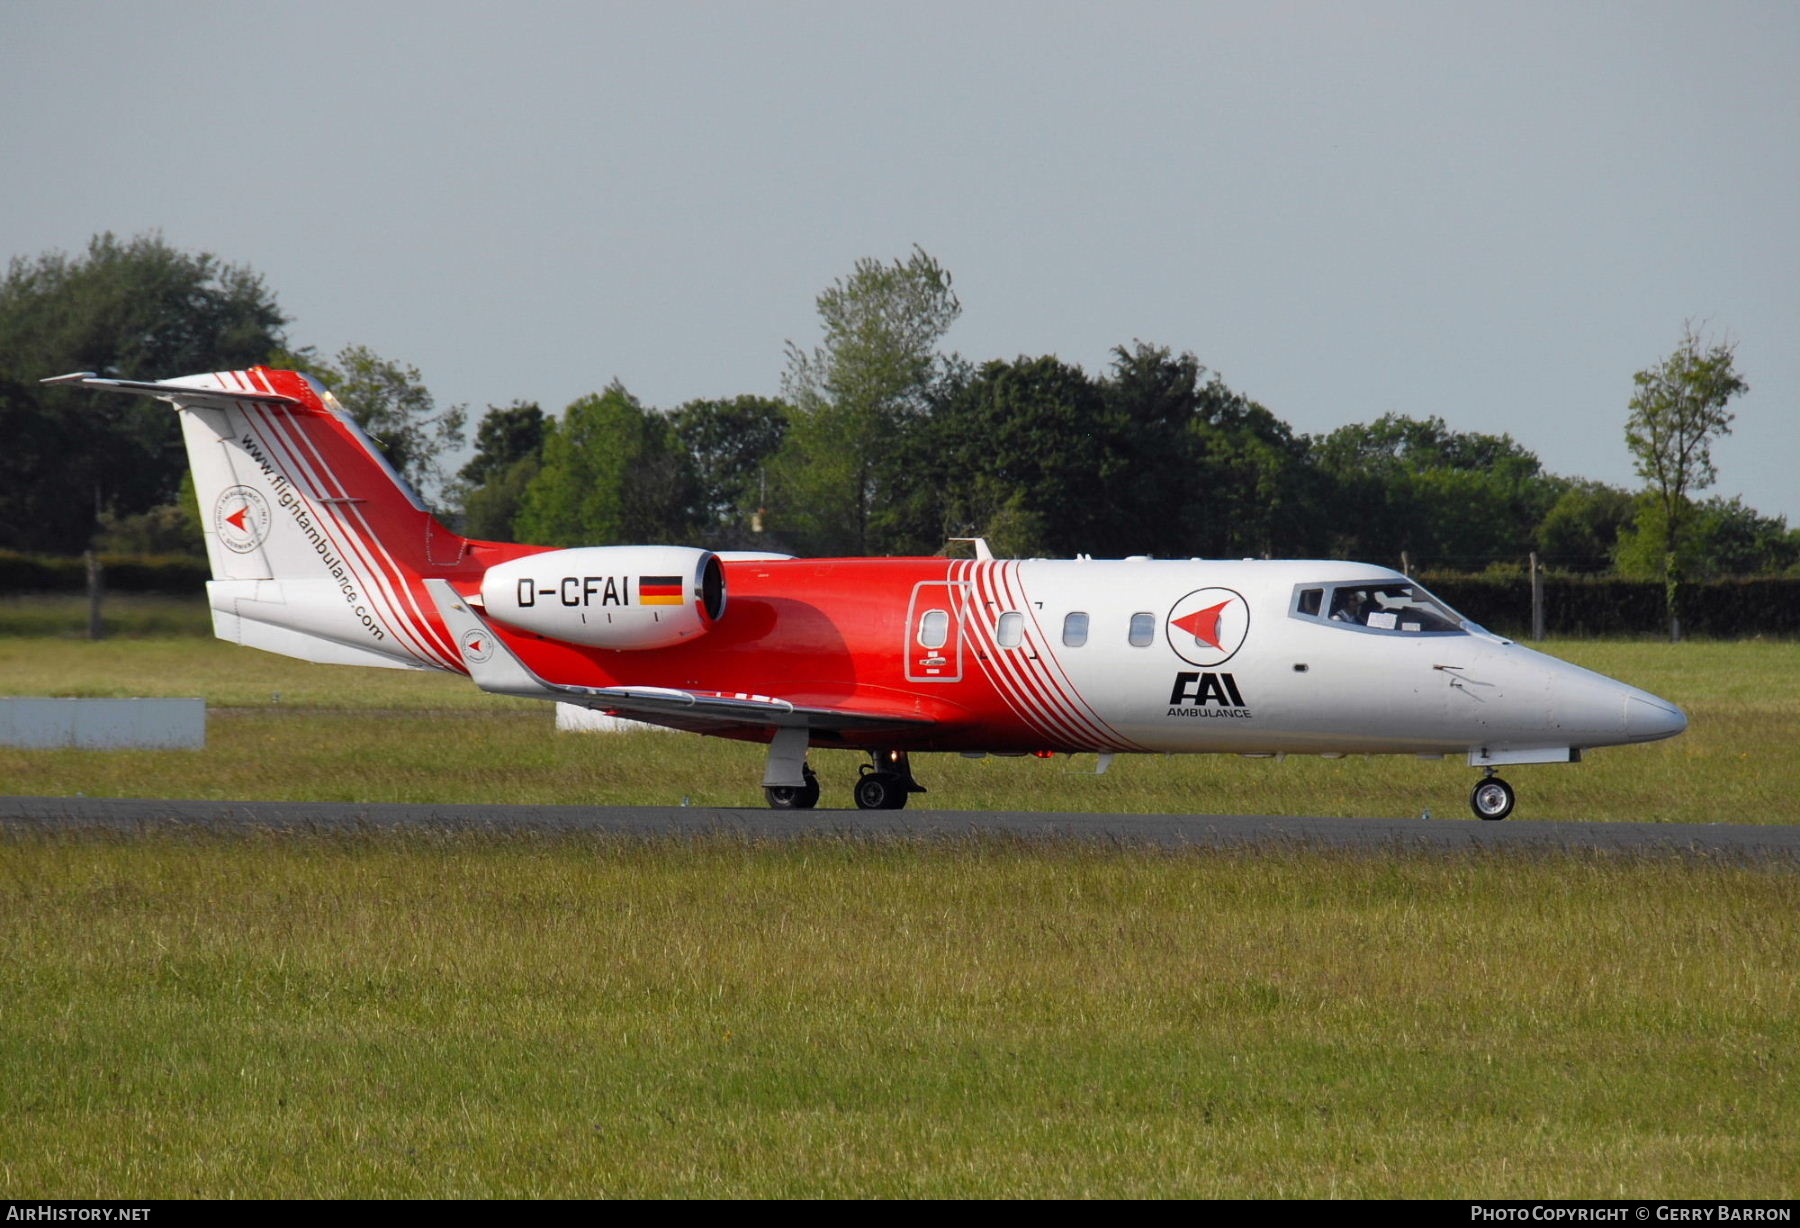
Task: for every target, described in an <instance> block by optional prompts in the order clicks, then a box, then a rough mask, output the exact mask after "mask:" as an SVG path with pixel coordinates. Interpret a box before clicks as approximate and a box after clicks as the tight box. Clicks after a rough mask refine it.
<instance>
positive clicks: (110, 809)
mask: <svg viewBox="0 0 1800 1228" xmlns="http://www.w3.org/2000/svg"><path fill="white" fill-rule="evenodd" d="M0 825H4V826H5V827H6V828H8V829H11V830H15V831H16V830H20V829H39V830H76V829H86V830H105V831H112V832H157V831H179V830H182V829H190V830H195V831H205V832H220V833H228V832H234V831H270V830H296V831H309V830H319V831H355V830H371V831H388V830H404V829H408V828H416V829H420V830H471V831H494V832H511V831H518V832H527V831H546V832H594V833H599V834H611V835H625V836H700V835H719V834H725V835H733V836H739V837H745V838H751V839H793V838H796V837H804V836H831V837H840V838H842V837H850V838H869V839H882V840H892V839H929V840H942V839H950V838H956V837H968V836H999V837H1008V838H1014V839H1018V838H1024V839H1033V840H1075V841H1083V842H1088V843H1096V844H1106V845H1120V846H1150V847H1158V848H1204V849H1228V848H1244V847H1269V846H1275V847H1279V846H1288V847H1295V848H1325V849H1345V850H1363V851H1368V852H1380V851H1384V850H1415V849H1443V850H1461V849H1496V850H1502V849H1535V850H1541V851H1553V852H1571V851H1595V852H1617V853H1639V854H1668V853H1677V854H1690V855H1702V856H1728V857H1744V858H1755V859H1769V860H1776V861H1797V862H1800V826H1795V825H1755V824H1746V823H1580V822H1549V821H1545V822H1532V821H1529V820H1526V821H1521V820H1518V819H1512V820H1508V821H1506V822H1500V823H1483V822H1479V821H1477V820H1474V819H1463V818H1457V819H1436V820H1432V819H1368V818H1363V819H1357V818H1335V819H1333V818H1293V817H1284V816H1277V815H1171V814H1065V813H1049V812H1033V811H974V810H894V811H879V810H764V809H748V808H746V809H702V808H699V807H693V808H690V807H684V806H465V805H435V804H431V805H408V804H397V803H358V802H211V801H167V800H159V799H136V798H98V797H0Z"/></svg>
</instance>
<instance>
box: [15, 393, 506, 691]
mask: <svg viewBox="0 0 1800 1228" xmlns="http://www.w3.org/2000/svg"><path fill="white" fill-rule="evenodd" d="M46 382H57V383H73V384H81V385H83V386H85V387H91V388H95V389H97V390H100V391H108V392H130V393H138V394H140V395H147V396H154V397H158V398H160V399H162V400H166V401H168V402H169V403H170V404H172V405H174V406H175V408H176V410H177V411H178V413H179V415H180V418H181V430H182V438H183V440H184V442H185V443H186V445H187V454H188V463H189V464H190V465H191V466H192V468H193V472H194V488H195V493H196V494H197V495H198V498H199V503H200V517H201V522H202V531H203V532H204V534H205V537H206V554H207V560H208V562H209V564H210V566H211V569H212V575H213V579H212V582H211V583H210V584H208V585H207V593H208V597H209V600H210V602H211V604H212V609H213V629H214V631H215V633H216V634H217V635H218V636H219V637H220V638H221V639H227V640H231V641H233V642H236V643H242V644H249V645H252V646H254V647H258V648H266V649H268V650H270V651H272V652H280V653H283V654H285V655H288V656H296V657H301V658H303V659H305V660H310V661H321V662H328V663H333V664H355V665H386V666H392V667H396V668H403V669H404V668H414V669H429V668H438V669H452V670H457V671H459V672H460V671H461V670H462V663H461V659H460V656H459V654H458V653H457V652H456V650H455V646H454V644H452V643H451V641H450V638H449V636H448V634H447V633H446V632H445V630H444V627H443V623H442V620H441V619H440V618H439V617H438V615H437V611H436V609H435V607H434V606H433V604H432V602H431V601H430V599H429V597H428V596H427V594H426V593H425V590H424V587H423V584H424V580H425V578H426V577H427V576H439V577H448V576H455V575H459V574H463V573H468V574H479V570H480V569H479V567H477V566H475V565H474V564H473V562H472V560H470V558H469V554H470V543H468V542H467V541H465V540H464V539H463V538H462V537H460V536H458V535H457V534H454V533H451V532H450V531H449V530H447V529H445V528H444V526H443V525H441V524H439V523H438V521H437V519H436V517H434V516H433V515H432V514H431V512H430V511H429V510H428V509H426V507H425V506H424V505H423V504H422V503H421V502H420V501H419V499H418V497H417V496H416V495H414V494H413V492H412V491H411V490H410V489H408V487H407V486H406V484H405V483H404V482H403V481H401V479H400V478H399V476H398V475H397V474H396V473H395V472H394V470H393V468H392V467H391V466H390V465H388V463H387V461H386V459H385V458H383V457H382V456H381V454H380V452H379V451H377V450H376V449H375V447H374V445H373V444H372V442H371V441H370V440H369V438H368V436H366V435H364V434H363V432H362V431H361V429H360V428H358V427H357V425H356V424H355V422H353V421H352V420H351V419H350V417H349V416H348V415H347V414H345V413H344V412H343V410H342V408H341V407H340V406H338V404H337V402H336V400H335V399H333V398H332V397H331V395H330V394H329V393H327V392H325V391H324V390H323V389H322V388H319V387H317V386H316V385H314V384H313V383H312V382H311V381H310V380H308V379H307V378H306V377H305V376H303V375H300V374H298V373H297V372H293V371H275V370H270V369H268V368H266V367H255V368H252V369H251V370H248V371H224V372H215V373H212V374H209V375H195V376H187V377H184V378H181V379H173V380H165V381H159V382H154V383H150V382H136V381H130V380H108V379H99V378H96V377H94V376H91V375H72V376H63V377H61V378H60V379H58V380H56V381H46Z"/></svg>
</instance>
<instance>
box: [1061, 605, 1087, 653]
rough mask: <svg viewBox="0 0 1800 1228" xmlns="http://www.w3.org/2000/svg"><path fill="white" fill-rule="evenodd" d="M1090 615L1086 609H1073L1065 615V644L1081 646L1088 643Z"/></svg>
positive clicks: (1068, 646) (1066, 645) (1065, 645)
mask: <svg viewBox="0 0 1800 1228" xmlns="http://www.w3.org/2000/svg"><path fill="white" fill-rule="evenodd" d="M1087 633H1088V616H1087V614H1086V613H1085V612H1084V611H1081V610H1071V611H1069V613H1068V614H1066V615H1064V616H1063V646H1064V647H1066V648H1080V647H1081V646H1082V645H1083V644H1085V643H1087Z"/></svg>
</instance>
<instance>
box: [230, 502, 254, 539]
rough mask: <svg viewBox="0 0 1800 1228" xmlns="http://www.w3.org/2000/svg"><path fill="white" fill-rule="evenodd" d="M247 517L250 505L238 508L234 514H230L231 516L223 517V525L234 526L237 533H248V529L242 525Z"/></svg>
mask: <svg viewBox="0 0 1800 1228" xmlns="http://www.w3.org/2000/svg"><path fill="white" fill-rule="evenodd" d="M249 515H250V505H249V504H248V503H246V504H245V505H244V506H243V507H240V508H239V509H238V510H237V511H235V512H233V513H231V515H229V516H227V517H225V523H226V524H228V525H233V526H235V527H236V528H237V531H238V532H239V533H248V532H249V531H250V528H249V526H248V525H246V524H245V523H244V521H245V519H246V518H247V517H248V516H249Z"/></svg>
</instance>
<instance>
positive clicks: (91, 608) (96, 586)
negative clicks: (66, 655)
mask: <svg viewBox="0 0 1800 1228" xmlns="http://www.w3.org/2000/svg"><path fill="white" fill-rule="evenodd" d="M82 558H83V559H84V560H86V562H87V594H88V638H89V639H90V640H100V639H105V638H106V628H105V627H104V626H103V625H102V624H101V622H100V599H101V597H102V596H103V595H104V587H103V586H102V584H101V583H100V556H99V555H97V554H95V553H94V552H93V551H92V550H88V551H85V552H84V553H83V554H82Z"/></svg>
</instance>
